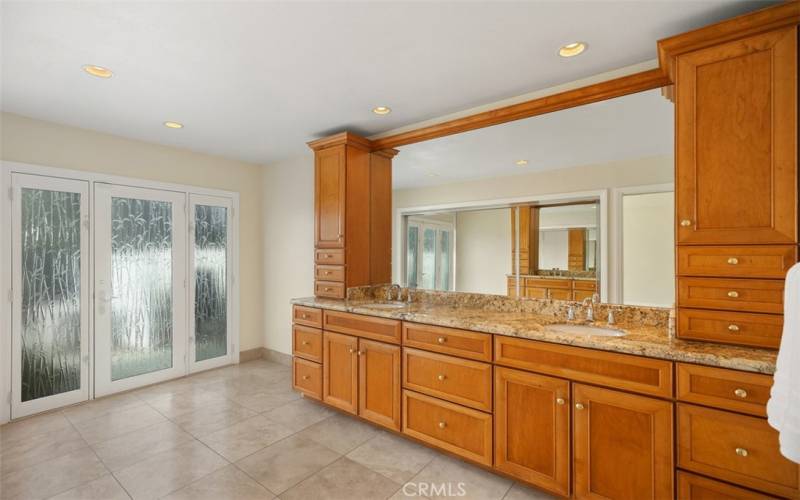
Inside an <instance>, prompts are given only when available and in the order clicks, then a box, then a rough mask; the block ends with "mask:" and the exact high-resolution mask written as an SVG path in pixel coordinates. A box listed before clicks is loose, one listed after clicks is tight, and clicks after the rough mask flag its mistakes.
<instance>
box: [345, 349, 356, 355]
mask: <svg viewBox="0 0 800 500" xmlns="http://www.w3.org/2000/svg"><path fill="white" fill-rule="evenodd" d="M347 352H349V353H350V354H353V353H354V352H356V350H355V349H353V348H352V347H351V348H350V349H348V350H347Z"/></svg>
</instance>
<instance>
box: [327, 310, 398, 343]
mask: <svg viewBox="0 0 800 500" xmlns="http://www.w3.org/2000/svg"><path fill="white" fill-rule="evenodd" d="M323 328H324V329H325V330H330V331H332V332H340V333H348V334H350V335H357V336H359V337H366V338H368V339H373V340H379V341H381V342H390V343H392V344H399V343H400V322H399V321H397V320H394V319H385V318H376V317H373V316H363V315H361V314H352V313H346V312H339V311H325V314H324V316H323Z"/></svg>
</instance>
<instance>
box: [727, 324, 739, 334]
mask: <svg viewBox="0 0 800 500" xmlns="http://www.w3.org/2000/svg"><path fill="white" fill-rule="evenodd" d="M728 331H729V332H738V331H739V325H733V324H731V325H728Z"/></svg>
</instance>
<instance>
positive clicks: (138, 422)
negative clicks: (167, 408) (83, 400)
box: [75, 405, 167, 444]
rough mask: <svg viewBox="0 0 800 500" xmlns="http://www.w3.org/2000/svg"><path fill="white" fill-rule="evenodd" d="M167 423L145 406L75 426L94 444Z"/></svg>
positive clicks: (107, 414) (110, 414) (103, 416)
mask: <svg viewBox="0 0 800 500" xmlns="http://www.w3.org/2000/svg"><path fill="white" fill-rule="evenodd" d="M166 421H167V419H166V418H165V417H164V416H163V415H161V414H160V413H158V412H157V411H155V410H154V409H152V408H150V407H149V406H147V405H144V406H136V407H134V408H129V409H127V410H122V411H115V412H111V413H106V414H105V415H101V416H99V417H97V418H92V419H90V420H84V421H82V422H79V423H77V424H75V428H76V429H78V432H80V433H81V436H83V439H85V440H86V441H87V442H88V443H89V444H94V443H99V442H102V441H107V440H109V439H113V438H115V437H117V436H121V435H123V434H127V433H129V432H132V431H135V430H138V429H144V428H145V427H149V426H151V425H154V424H157V423H161V422H166Z"/></svg>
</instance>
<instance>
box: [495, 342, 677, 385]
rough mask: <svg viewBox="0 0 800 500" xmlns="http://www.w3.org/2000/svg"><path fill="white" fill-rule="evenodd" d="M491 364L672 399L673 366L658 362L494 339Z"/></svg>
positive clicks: (550, 345)
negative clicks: (492, 361)
mask: <svg viewBox="0 0 800 500" xmlns="http://www.w3.org/2000/svg"><path fill="white" fill-rule="evenodd" d="M494 360H495V363H497V364H499V365H504V366H509V367H511V368H522V369H526V370H532V371H536V372H539V373H546V374H549V375H555V376H558V377H564V378H568V379H570V380H576V381H579V382H588V383H592V384H601V385H607V386H610V387H617V388H620V389H625V390H629V391H634V392H641V393H645V394H652V395H655V396H661V397H664V398H669V397H672V363H671V362H669V361H664V360H660V359H651V358H645V357H641V356H631V355H627V354H617V353H612V352H604V351H596V350H594V349H585V348H582V347H573V346H565V345H559V344H551V343H548V342H538V341H535V340H528V339H518V338H513V337H505V336H502V335H495V336H494Z"/></svg>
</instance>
